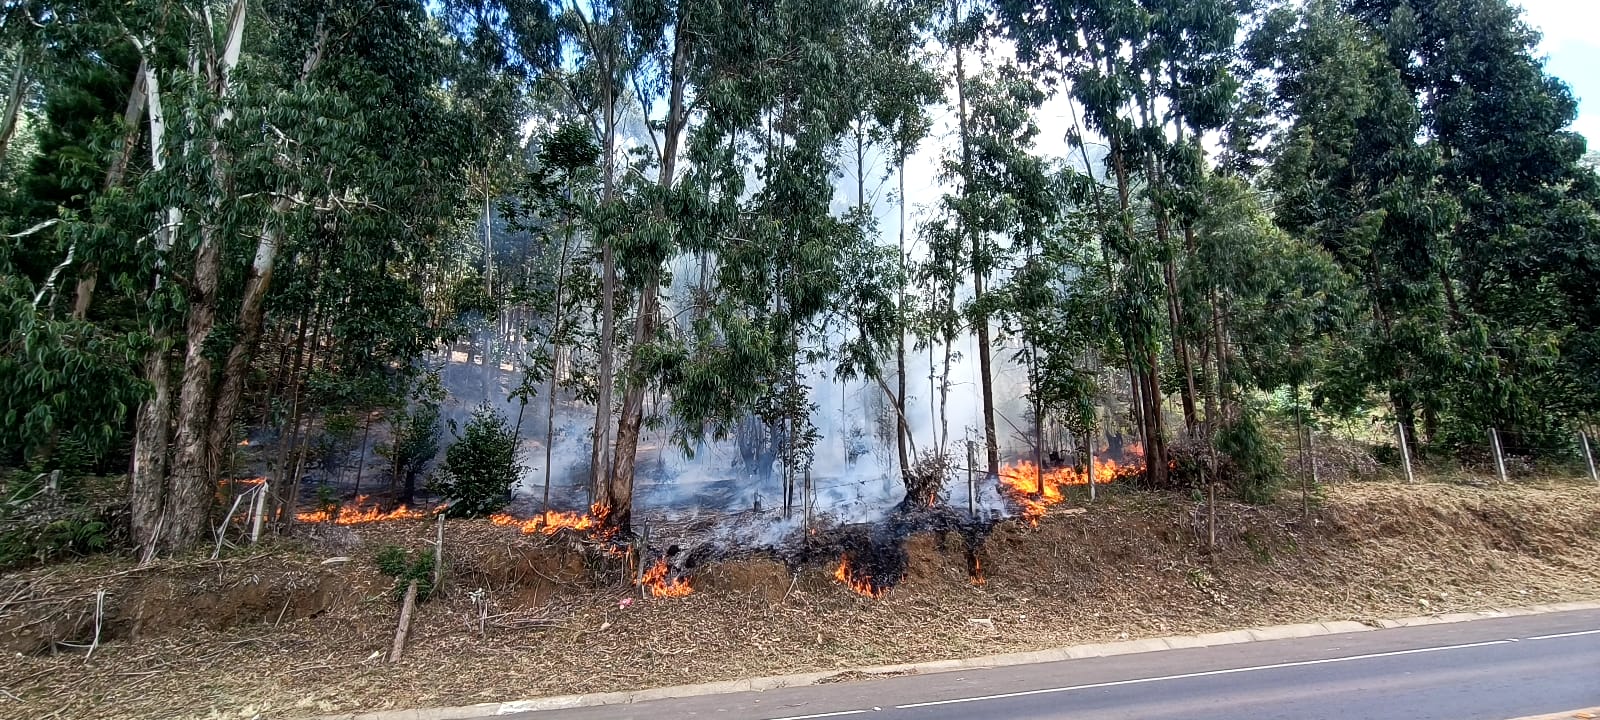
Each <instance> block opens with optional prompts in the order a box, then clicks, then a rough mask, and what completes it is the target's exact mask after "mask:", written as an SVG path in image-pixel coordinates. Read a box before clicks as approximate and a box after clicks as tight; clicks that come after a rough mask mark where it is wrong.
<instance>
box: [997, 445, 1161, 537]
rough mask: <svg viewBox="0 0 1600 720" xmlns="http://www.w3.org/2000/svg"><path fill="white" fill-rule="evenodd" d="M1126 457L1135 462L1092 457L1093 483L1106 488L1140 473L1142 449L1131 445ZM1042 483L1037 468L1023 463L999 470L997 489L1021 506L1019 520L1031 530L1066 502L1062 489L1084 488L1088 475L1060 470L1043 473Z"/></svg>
mask: <svg viewBox="0 0 1600 720" xmlns="http://www.w3.org/2000/svg"><path fill="white" fill-rule="evenodd" d="M1127 455H1128V456H1129V457H1130V458H1133V459H1134V460H1136V462H1130V463H1126V464H1124V463H1118V462H1117V461H1116V460H1112V459H1110V458H1096V459H1095V463H1094V482H1095V484H1096V485H1108V484H1110V483H1113V482H1116V481H1118V480H1121V479H1123V478H1127V477H1132V476H1134V475H1138V474H1139V473H1141V472H1144V448H1141V447H1139V446H1137V445H1134V446H1131V447H1129V448H1128V450H1127ZM1043 480H1044V482H1043V485H1042V487H1041V483H1040V476H1039V468H1038V467H1037V466H1035V465H1034V464H1033V463H1031V462H1028V461H1026V460H1024V461H1022V462H1019V463H1015V464H1012V465H1007V466H1005V467H1003V468H1001V469H1000V489H1001V490H1003V491H1004V492H1005V493H1006V495H1008V496H1009V497H1010V498H1011V499H1012V500H1013V501H1015V502H1016V503H1017V504H1018V505H1021V506H1022V517H1023V518H1024V519H1026V520H1027V521H1028V524H1029V525H1032V526H1034V527H1039V518H1042V517H1044V514H1045V512H1046V511H1048V510H1049V508H1050V506H1052V505H1057V504H1060V503H1061V502H1062V501H1063V500H1066V493H1065V488H1067V487H1070V486H1074V485H1088V484H1089V474H1088V473H1087V472H1084V471H1082V470H1079V469H1078V468H1075V467H1060V468H1056V469H1054V470H1048V471H1046V472H1045V473H1044V478H1043Z"/></svg>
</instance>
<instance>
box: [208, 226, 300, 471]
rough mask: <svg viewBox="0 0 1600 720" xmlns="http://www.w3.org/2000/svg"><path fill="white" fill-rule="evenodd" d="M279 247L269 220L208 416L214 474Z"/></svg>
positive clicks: (258, 332)
mask: <svg viewBox="0 0 1600 720" xmlns="http://www.w3.org/2000/svg"><path fill="white" fill-rule="evenodd" d="M272 209H273V214H274V215H275V216H277V217H279V218H282V217H283V216H284V215H285V214H287V213H288V212H289V209H290V208H289V201H288V200H282V199H280V200H278V201H276V202H274V203H273V208H272ZM281 244H282V230H281V229H279V228H277V227H273V226H272V220H271V219H268V220H267V227H263V228H262V230H261V237H260V240H259V241H258V242H257V244H256V255H255V259H254V260H253V261H252V262H251V263H250V271H249V274H248V275H247V276H246V279H245V284H244V297H243V299H242V300H241V301H240V304H239V320H238V337H237V338H236V339H235V340H234V343H233V347H231V348H229V349H228V358H227V360H225V361H224V362H223V365H222V378H221V381H220V383H219V387H218V390H217V397H216V403H215V406H214V408H213V409H212V413H211V428H210V434H209V438H208V448H207V464H208V467H209V469H210V470H211V471H212V472H215V470H216V467H217V464H218V462H219V461H220V459H221V456H222V452H223V449H224V448H226V447H227V444H228V440H229V439H230V434H231V432H232V430H233V419H234V416H235V415H237V414H238V411H239V401H240V398H241V397H242V396H243V394H244V376H245V374H246V373H247V372H248V370H249V365H250V361H251V360H252V359H254V358H255V353H256V347H257V346H258V345H259V344H260V342H261V328H262V325H263V324H264V322H265V320H266V300H267V291H268V289H269V288H271V286H272V271H273V267H274V265H275V264H276V261H277V256H278V248H279V247H280V246H281ZM319 254H320V253H319Z"/></svg>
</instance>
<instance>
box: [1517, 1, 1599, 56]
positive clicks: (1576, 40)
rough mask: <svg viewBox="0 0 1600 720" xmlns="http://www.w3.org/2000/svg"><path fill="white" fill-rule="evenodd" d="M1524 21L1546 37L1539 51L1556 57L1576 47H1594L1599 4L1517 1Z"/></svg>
mask: <svg viewBox="0 0 1600 720" xmlns="http://www.w3.org/2000/svg"><path fill="white" fill-rule="evenodd" d="M1517 4H1518V5H1521V6H1522V10H1523V19H1525V20H1527V22H1528V24H1529V25H1532V26H1533V27H1535V28H1537V29H1538V30H1539V31H1540V32H1541V33H1543V34H1544V42H1543V43H1541V44H1540V49H1541V50H1543V51H1544V52H1545V53H1546V54H1549V55H1555V54H1557V53H1560V52H1562V51H1563V50H1565V49H1568V48H1570V47H1571V46H1574V45H1591V46H1593V45H1595V41H1594V40H1593V38H1592V33H1593V30H1594V28H1596V27H1600V3H1596V2H1594V0H1518V2H1517Z"/></svg>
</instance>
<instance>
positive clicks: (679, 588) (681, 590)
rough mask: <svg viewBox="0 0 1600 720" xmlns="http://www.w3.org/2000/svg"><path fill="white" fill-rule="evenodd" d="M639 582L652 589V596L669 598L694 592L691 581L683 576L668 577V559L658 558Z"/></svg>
mask: <svg viewBox="0 0 1600 720" xmlns="http://www.w3.org/2000/svg"><path fill="white" fill-rule="evenodd" d="M639 584H640V585H642V586H643V587H645V588H646V589H648V590H649V591H650V595H651V597H658V598H669V597H683V596H685V595H688V594H690V593H692V592H694V588H692V587H689V581H688V580H685V579H683V578H673V579H671V580H668V579H667V561H665V560H657V561H656V564H655V565H652V566H650V569H649V570H646V571H644V577H643V578H641V579H640V581H639Z"/></svg>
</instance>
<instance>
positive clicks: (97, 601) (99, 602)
mask: <svg viewBox="0 0 1600 720" xmlns="http://www.w3.org/2000/svg"><path fill="white" fill-rule="evenodd" d="M105 611H106V591H105V590H104V589H102V590H100V591H99V592H97V593H95V594H94V642H92V643H90V644H89V654H88V655H85V656H83V661H84V662H88V661H89V658H92V657H94V651H95V648H98V647H100V619H101V618H102V617H104V616H105Z"/></svg>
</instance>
